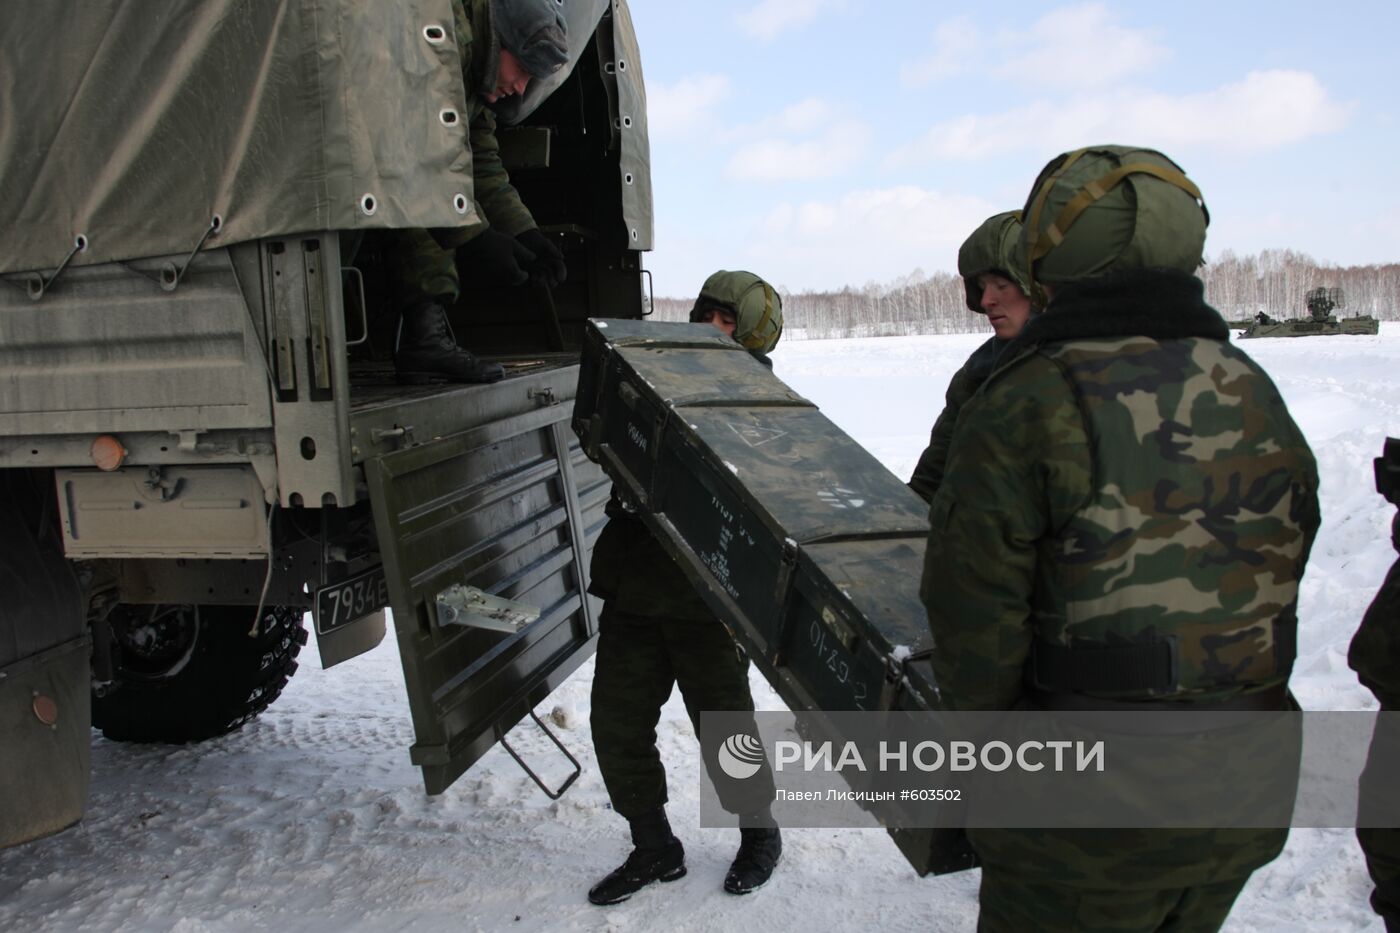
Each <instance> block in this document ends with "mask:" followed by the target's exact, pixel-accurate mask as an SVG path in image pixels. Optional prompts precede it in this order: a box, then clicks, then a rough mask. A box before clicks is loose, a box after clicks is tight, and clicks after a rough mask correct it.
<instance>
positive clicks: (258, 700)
mask: <svg viewBox="0 0 1400 933" xmlns="http://www.w3.org/2000/svg"><path fill="white" fill-rule="evenodd" d="M252 614H253V610H252V608H250V607H248V606H190V605H156V606H139V605H130V604H123V605H120V606H117V607H116V608H115V609H114V610H112V613H111V615H110V616H109V617H108V620H107V622H108V624H109V625H110V626H111V629H112V641H113V649H114V650H113V658H114V662H115V663H114V674H115V676H114V679H113V681H112V684H111V685H110V686H109V687H108V688H107V689H106V690H103V691H101V693H100V694H99V692H98V691H94V692H93V696H92V724H93V725H94V726H96V727H97V728H99V729H101V730H102V734H103V735H105V736H106V737H107V738H109V739H113V740H115V741H118V742H170V743H174V744H182V743H185V742H199V741H202V740H204V739H212V738H214V737H215V736H219V735H224V734H226V733H229V732H232V731H233V730H235V729H237V728H238V727H239V726H241V725H243V724H244V723H245V722H247V721H248V720H250V719H252V718H253V717H255V716H257V715H258V713H261V712H262V711H263V710H265V709H267V707H268V706H269V705H270V704H271V703H272V701H273V700H276V699H277V697H278V696H280V695H281V693H282V688H283V687H285V686H286V685H287V681H288V680H289V679H290V678H291V676H292V673H293V672H294V671H295V670H296V669H297V662H296V657H297V653H298V652H299V651H301V646H302V645H304V644H306V628H305V627H304V626H303V625H302V621H301V617H302V613H301V611H300V610H297V609H291V608H288V607H286V606H268V607H266V608H264V609H263V614H262V619H261V620H260V622H259V625H258V631H257V634H256V635H254V636H252V637H249V635H248V630H249V628H250V619H251V617H252Z"/></svg>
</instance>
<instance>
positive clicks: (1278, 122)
mask: <svg viewBox="0 0 1400 933" xmlns="http://www.w3.org/2000/svg"><path fill="white" fill-rule="evenodd" d="M1351 111H1352V106H1351V105H1350V104H1343V103H1339V102H1337V101H1335V100H1333V99H1332V98H1331V97H1330V96H1329V95H1328V93H1327V89H1326V88H1325V87H1323V86H1322V83H1321V82H1320V81H1318V79H1317V77H1316V76H1315V75H1313V74H1312V73H1310V72H1306V71H1284V70H1274V71H1254V72H1250V73H1249V74H1248V75H1246V76H1245V78H1244V79H1243V80H1241V81H1237V82H1235V83H1233V84H1227V85H1223V86H1221V87H1219V88H1215V89H1213V90H1209V91H1204V92H1201V93H1198V94H1185V95H1180V96H1172V95H1169V94H1162V93H1158V92H1153V91H1144V90H1139V89H1122V90H1116V91H1110V92H1107V93H1103V94H1092V95H1089V94H1085V95H1080V96H1078V97H1075V98H1072V99H1070V100H1069V101H1066V102H1065V103H1062V104H1051V103H1047V102H1040V103H1036V104H1033V105H1031V106H1028V107H1021V108H1017V109H1015V110H1009V111H1005V112H1003V113H999V114H991V115H985V116H983V115H968V116H963V117H958V118H957V119H955V120H949V121H946V122H943V123H939V124H937V125H935V126H933V127H932V128H930V129H929V130H928V131H927V132H926V133H925V134H924V135H923V136H922V137H920V139H919V140H918V141H916V142H915V143H913V144H911V145H909V146H905V147H903V148H901V149H898V150H896V151H895V152H893V153H891V154H890V156H889V158H888V159H887V164H888V165H891V166H899V165H909V164H915V163H918V162H922V161H926V160H929V159H968V160H972V159H980V158H984V157H987V156H990V155H996V154H1001V153H1008V152H1014V151H1020V150H1024V149H1036V150H1041V151H1043V152H1045V154H1046V157H1047V158H1049V157H1050V156H1051V155H1053V154H1055V153H1056V152H1060V151H1063V150H1066V149H1073V148H1077V147H1079V146H1083V145H1086V144H1093V143H1109V142H1112V143H1128V144H1132V145H1145V146H1152V147H1154V148H1160V149H1163V150H1166V151H1167V152H1169V153H1173V152H1176V151H1178V150H1211V151H1219V152H1226V153H1231V154H1249V153H1254V152H1263V151H1267V150H1270V149H1277V148H1280V147H1282V146H1286V145H1289V144H1291V143H1295V142H1298V141H1300V140H1303V139H1307V138H1309V137H1311V136H1318V135H1324V134H1327V133H1332V132H1336V131H1337V130H1339V129H1341V128H1342V127H1343V126H1345V125H1346V122H1347V120H1348V119H1349V117H1350V114H1351Z"/></svg>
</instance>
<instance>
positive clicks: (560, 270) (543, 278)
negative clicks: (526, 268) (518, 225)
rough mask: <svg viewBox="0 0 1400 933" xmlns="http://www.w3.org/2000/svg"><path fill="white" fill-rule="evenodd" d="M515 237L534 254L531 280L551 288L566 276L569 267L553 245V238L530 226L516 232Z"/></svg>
mask: <svg viewBox="0 0 1400 933" xmlns="http://www.w3.org/2000/svg"><path fill="white" fill-rule="evenodd" d="M515 239H516V242H518V243H522V244H524V246H525V248H526V249H528V250H529V251H530V252H532V253H534V254H535V261H534V262H533V263H531V264H530V281H531V282H534V283H536V284H539V285H548V286H550V287H551V288H553V287H554V286H555V285H558V284H559V283H560V282H562V281H564V279H565V278H566V277H567V276H568V274H569V269H568V267H567V266H566V265H564V254H563V253H561V252H560V251H559V247H557V246H555V245H554V241H553V240H551V239H550V238H549V237H547V236H545V235H544V234H543V233H541V232H540V231H539V230H538V229H536V228H534V227H532V228H530V229H529V230H526V231H524V232H522V233H517V234H516V235H515Z"/></svg>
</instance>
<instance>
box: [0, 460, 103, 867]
mask: <svg viewBox="0 0 1400 933" xmlns="http://www.w3.org/2000/svg"><path fill="white" fill-rule="evenodd" d="M56 515H57V503H56V500H55V496H54V485H53V474H52V473H51V472H50V471H48V470H11V471H6V472H3V473H0V529H2V530H3V534H0V593H3V594H4V599H3V600H0V846H9V845H17V844H18V843H21V842H27V841H29V840H31V839H37V838H39V837H40V836H47V835H49V834H50V833H54V832H57V831H58V830H60V829H63V828H64V827H66V826H71V825H72V824H73V823H76V822H77V821H78V820H79V819H81V818H82V815H83V810H84V808H85V806H86V804H87V792H88V777H89V771H90V754H91V752H90V745H91V742H92V737H91V729H92V707H91V705H90V701H89V689H90V677H89V673H88V664H89V661H88V657H89V654H90V651H89V646H90V642H89V639H88V637H87V635H86V634H85V632H84V628H85V623H86V618H85V614H84V612H83V601H82V592H81V588H80V587H79V585H78V581H77V579H76V578H75V577H74V575H73V572H72V569H71V567H70V566H69V564H68V562H67V560H65V559H64V557H63V544H62V541H61V539H60V537H59V531H58V524H57V519H56Z"/></svg>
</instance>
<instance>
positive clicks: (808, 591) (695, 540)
mask: <svg viewBox="0 0 1400 933" xmlns="http://www.w3.org/2000/svg"><path fill="white" fill-rule="evenodd" d="M574 430H575V431H576V432H578V434H579V436H580V437H581V438H582V439H583V444H584V450H585V451H586V452H587V453H588V455H589V456H590V457H592V458H594V459H596V460H598V462H600V463H601V464H602V465H603V467H604V469H605V470H606V471H607V472H608V474H609V475H610V476H611V477H612V479H613V482H614V484H615V485H617V486H618V487H620V488H621V490H622V492H623V494H624V496H625V497H626V498H627V499H629V500H630V501H631V502H632V503H633V504H634V505H636V506H637V508H638V512H639V514H640V515H641V516H642V518H643V520H644V521H645V522H646V524H647V526H648V527H649V528H650V529H651V530H652V532H653V533H654V534H655V535H656V537H657V539H658V540H659V541H661V542H662V544H663V545H664V546H665V547H666V549H667V551H669V552H670V553H671V554H672V556H673V557H675V558H676V559H677V561H678V562H679V563H680V565H681V567H682V568H683V569H684V570H685V572H686V574H687V575H688V576H689V577H690V578H691V579H692V581H693V582H694V583H695V584H696V587H697V590H698V591H699V592H700V594H701V595H702V596H703V597H704V599H705V601H706V603H707V604H708V605H709V606H710V608H711V609H712V610H714V611H715V613H716V615H717V616H718V617H719V618H720V619H721V620H722V621H723V622H724V623H725V624H726V625H727V626H728V627H729V629H730V631H732V632H733V633H734V634H735V637H736V638H737V639H738V640H739V641H740V642H741V644H743V646H744V647H745V649H746V650H747V651H748V654H749V656H750V657H751V658H752V659H753V660H754V662H755V663H756V664H757V665H758V667H759V669H760V670H762V672H763V674H764V676H765V677H767V678H768V680H769V681H770V682H771V683H772V684H773V686H774V688H775V689H776V690H777V691H778V693H779V695H780V696H782V697H783V699H784V700H785V701H786V702H787V703H788V705H789V706H790V707H791V708H792V709H794V710H818V709H820V710H869V711H874V710H927V709H932V708H936V705H937V695H938V688H937V685H936V683H935V682H934V678H933V671H932V667H931V665H930V664H929V663H928V661H927V660H926V659H923V660H921V659H920V658H919V655H920V654H921V653H922V652H921V650H920V649H922V648H924V647H926V646H927V642H928V625H927V622H926V621H925V613H924V609H923V606H922V604H921V603H920V602H919V596H918V589H919V578H920V575H921V573H922V570H923V558H924V548H925V544H926V542H927V538H928V533H929V525H928V518H927V511H928V510H927V506H926V505H925V504H924V503H923V501H922V500H921V499H919V497H918V496H917V495H915V494H914V493H913V492H912V491H911V490H910V489H909V488H908V487H907V486H906V485H905V484H904V483H902V482H901V481H900V480H899V479H897V478H896V477H895V476H894V475H893V474H892V473H890V472H889V470H887V469H885V468H884V466H882V465H881V464H880V463H879V462H878V461H877V460H876V459H875V458H874V457H873V456H872V455H871V454H870V453H869V452H867V451H866V450H864V449H863V448H862V447H860V446H859V445H858V444H856V442H855V441H853V440H852V439H851V438H850V437H848V436H847V435H846V434H845V433H844V432H843V431H841V429H840V428H838V427H837V426H836V425H835V424H833V423H832V422H831V421H830V420H829V419H827V418H826V417H825V416H824V415H823V414H822V413H821V412H820V411H819V410H818V409H817V408H816V406H814V405H813V404H812V403H811V402H808V401H807V400H806V399H804V398H802V397H801V396H799V395H797V394H796V393H795V392H793V391H792V390H791V389H790V388H789V387H788V386H786V385H785V384H784V383H783V382H782V381H781V380H779V379H778V378H777V377H776V376H774V375H773V374H772V372H770V371H769V370H768V368H767V367H765V366H764V365H763V364H762V363H760V362H759V361H758V360H756V359H754V358H753V357H752V356H751V355H750V354H749V353H748V352H747V351H745V350H744V349H743V348H742V347H740V346H739V345H738V344H737V343H735V342H734V341H733V340H731V339H729V338H728V337H725V336H724V335H722V334H720V333H719V332H718V331H716V330H715V329H714V328H712V327H710V326H708V325H695V324H669V323H643V322H636V321H623V320H606V321H595V322H592V326H591V327H590V329H589V331H588V334H587V338H586V346H585V351H584V358H583V368H582V370H581V374H580V381H579V391H578V397H577V400H576V402H575V408H574ZM893 835H894V836H895V841H896V842H897V843H899V845H900V847H901V849H902V850H903V851H904V853H905V855H906V857H908V858H909V860H910V862H911V863H912V864H913V865H914V866H915V867H916V868H917V869H919V870H921V871H929V870H932V871H939V872H942V871H956V870H959V869H962V868H967V867H970V866H971V864H972V857H971V853H970V850H968V849H967V848H966V846H965V843H963V842H961V841H960V837H958V836H957V835H956V834H955V833H953V832H952V831H947V830H933V831H928V830H925V831H899V832H894V833H893ZM935 844H936V845H935Z"/></svg>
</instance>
